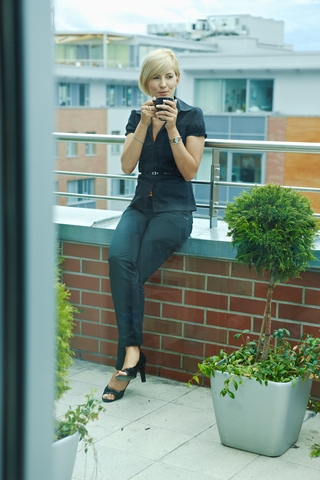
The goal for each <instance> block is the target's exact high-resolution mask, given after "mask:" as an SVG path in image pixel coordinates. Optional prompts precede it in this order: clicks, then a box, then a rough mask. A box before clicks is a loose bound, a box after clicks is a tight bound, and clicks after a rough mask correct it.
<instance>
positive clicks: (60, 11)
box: [53, 0, 320, 50]
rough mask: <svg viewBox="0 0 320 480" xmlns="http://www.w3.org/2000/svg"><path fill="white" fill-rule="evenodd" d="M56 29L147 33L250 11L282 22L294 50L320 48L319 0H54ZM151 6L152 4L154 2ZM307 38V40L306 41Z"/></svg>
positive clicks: (251, 13)
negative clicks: (155, 25)
mask: <svg viewBox="0 0 320 480" xmlns="http://www.w3.org/2000/svg"><path fill="white" fill-rule="evenodd" d="M53 2H54V10H55V28H56V30H58V31H59V30H64V31H66V30H93V31H96V30H100V31H101V30H106V31H113V32H119V33H129V34H134V33H137V34H146V31H147V30H146V27H147V24H151V23H180V22H194V21H195V20H196V19H197V18H198V17H199V16H203V15H239V14H250V15H252V16H259V17H263V18H272V19H274V20H281V21H284V25H285V42H286V43H292V44H293V45H294V48H295V49H300V50H301V49H302V48H301V40H302V38H304V39H305V40H304V41H303V42H302V43H303V45H306V44H309V45H312V47H309V49H311V48H314V47H315V46H316V48H317V49H318V50H320V29H319V27H318V24H317V20H318V19H319V14H320V12H319V10H320V0H259V1H256V2H253V1H252V0H175V2H172V0H162V1H161V2H159V4H157V5H156V8H155V7H154V6H153V7H150V0H135V2H125V8H121V6H120V5H119V2H117V1H112V2H107V1H106V0H89V1H88V0H53ZM153 5H154V4H153ZM307 37H308V41H306V39H307Z"/></svg>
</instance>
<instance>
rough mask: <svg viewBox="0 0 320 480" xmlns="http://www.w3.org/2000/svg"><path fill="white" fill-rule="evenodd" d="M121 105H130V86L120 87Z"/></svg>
mask: <svg viewBox="0 0 320 480" xmlns="http://www.w3.org/2000/svg"><path fill="white" fill-rule="evenodd" d="M122 105H123V106H125V107H131V105H132V87H128V86H125V87H122Z"/></svg>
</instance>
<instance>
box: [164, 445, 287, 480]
mask: <svg viewBox="0 0 320 480" xmlns="http://www.w3.org/2000/svg"><path fill="white" fill-rule="evenodd" d="M255 458H257V455H255V454H253V453H248V452H242V451H240V450H235V449H232V448H228V447H224V446H223V445H221V444H220V443H218V442H213V441H212V442H210V441H207V440H203V439H200V438H193V439H192V440H190V441H189V442H188V443H186V444H184V445H182V446H181V447H179V448H177V449H176V450H175V451H174V452H173V453H171V454H169V455H167V456H166V457H165V458H163V459H162V460H161V461H162V463H167V464H169V465H173V466H175V467H179V468H185V469H187V470H191V471H193V472H197V473H200V474H201V475H207V476H213V477H214V478H217V479H219V480H229V479H231V478H232V479H233V478H234V477H233V475H235V474H236V473H238V472H239V471H241V470H242V469H243V468H244V467H246V466H247V465H249V464H250V463H251V462H252V461H253V460H254V459H255ZM249 478H250V477H246V480H248V479H249ZM252 478H254V480H262V478H263V477H261V476H257V477H252ZM275 479H276V480H280V479H281V480H282V478H281V477H274V478H273V480H275Z"/></svg>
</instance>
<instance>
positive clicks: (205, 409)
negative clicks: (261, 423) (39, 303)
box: [60, 360, 320, 480]
mask: <svg viewBox="0 0 320 480" xmlns="http://www.w3.org/2000/svg"><path fill="white" fill-rule="evenodd" d="M112 370H113V369H112V368H111V367H105V366H102V365H98V364H95V363H91V362H86V361H80V360H76V361H75V364H74V366H73V367H72V370H71V386H72V390H71V391H70V392H68V393H67V394H66V396H65V397H64V399H63V400H62V402H61V405H60V409H61V412H62V411H64V410H66V409H67V408H68V406H69V405H77V404H79V403H83V401H84V396H85V395H86V394H87V393H89V392H90V388H91V387H93V388H95V389H97V393H96V395H97V396H100V394H101V393H102V391H103V389H104V387H105V386H106V384H107V382H108V379H109V378H110V376H111V372H112ZM105 406H106V411H105V413H103V414H100V417H99V420H98V421H97V422H94V423H92V425H91V427H90V433H91V434H92V436H93V438H94V441H95V445H96V448H97V453H98V468H99V471H98V475H97V480H105V479H107V478H114V479H119V480H120V479H121V480H129V479H136V480H149V479H152V480H155V479H161V480H162V479H166V478H168V479H169V478H170V479H178V478H183V479H186V480H188V479H190V480H191V479H192V480H205V479H213V480H214V479H215V480H218V479H220V480H231V479H233V480H248V479H249V478H251V479H255V480H257V479H259V480H278V479H279V480H280V479H281V480H286V479H288V480H289V479H290V480H298V479H299V480H300V479H303V478H308V480H318V479H319V476H320V462H319V459H311V458H310V448H311V446H312V445H313V444H314V443H319V438H320V437H319V435H320V416H319V415H315V414H314V413H313V412H307V413H306V416H305V421H304V423H303V426H302V429H301V433H300V436H299V438H298V441H297V443H296V444H295V445H293V447H292V448H290V449H289V450H288V451H287V452H285V453H284V454H283V455H282V456H281V457H278V458H270V457H263V456H261V455H256V454H253V453H248V452H244V451H240V450H235V449H232V448H228V447H224V446H223V445H221V443H220V440H219V434H218V431H217V426H216V420H215V417H214V412H213V408H212V399H211V392H210V389H208V388H199V387H194V388H191V389H190V388H189V387H188V386H187V385H185V384H183V383H180V382H176V381H173V380H167V379H164V378H159V377H157V376H152V375H147V382H146V383H143V384H142V383H141V382H140V380H139V379H137V380H134V381H132V382H130V385H129V387H128V389H127V391H126V393H125V395H124V397H123V399H121V401H117V402H115V403H110V404H105ZM85 461H86V460H85V455H84V453H83V451H79V452H78V454H77V459H76V465H75V469H74V473H73V480H84V478H90V475H91V473H92V471H93V468H94V459H93V456H92V452H91V451H89V453H88V455H87V464H85ZM85 471H86V477H85V476H84V475H85V474H84V472H85Z"/></svg>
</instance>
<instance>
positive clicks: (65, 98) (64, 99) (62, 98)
mask: <svg viewBox="0 0 320 480" xmlns="http://www.w3.org/2000/svg"><path fill="white" fill-rule="evenodd" d="M59 105H60V106H61V107H64V106H66V105H71V96H70V83H59Z"/></svg>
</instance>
